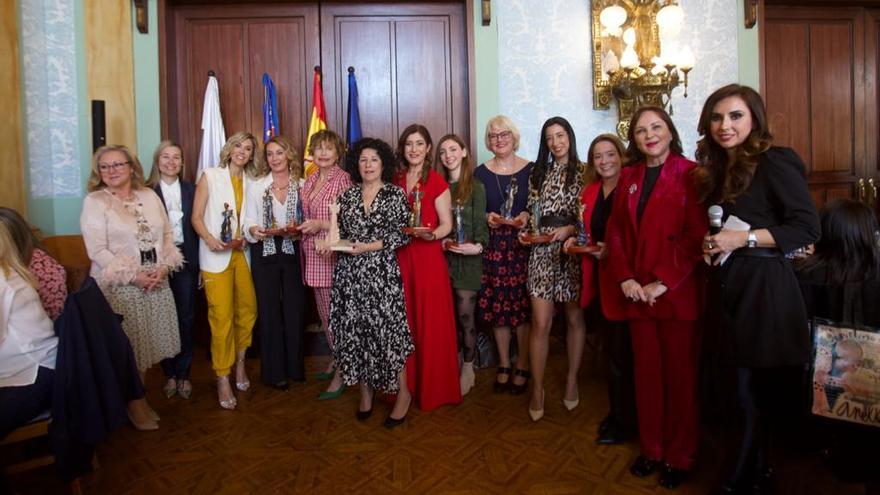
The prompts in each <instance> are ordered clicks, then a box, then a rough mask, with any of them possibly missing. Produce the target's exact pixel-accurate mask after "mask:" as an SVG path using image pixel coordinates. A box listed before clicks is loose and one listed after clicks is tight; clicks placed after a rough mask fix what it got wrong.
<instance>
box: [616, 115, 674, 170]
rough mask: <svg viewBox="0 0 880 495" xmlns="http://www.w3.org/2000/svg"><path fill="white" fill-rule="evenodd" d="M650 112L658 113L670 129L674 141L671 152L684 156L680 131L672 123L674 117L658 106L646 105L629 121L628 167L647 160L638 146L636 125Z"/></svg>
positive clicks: (671, 144) (670, 145)
mask: <svg viewBox="0 0 880 495" xmlns="http://www.w3.org/2000/svg"><path fill="white" fill-rule="evenodd" d="M648 112H654V113H656V114H657V116H658V117H660V120H662V121H663V122H664V123H665V124H666V127H668V128H669V134H671V135H672V141H671V142H670V143H669V152H670V153H675V154H676V155H683V154H684V148H683V147H682V146H681V137H679V135H678V129H676V128H675V124H674V123H673V122H672V117H670V116H669V114H668V113H666V110H663V109H662V108H660V107H658V106H654V105H645V106H643V107H639V109H638V110H636V111H635V113H634V114H633V116H632V118H631V119H630V120H629V130H628V131H627V132H626V140H627V141H629V144H628V145H627V146H626V156H627V158H628V161H627V162H626V164H627V165H632V164H633V163H639V162H643V161H646V160H647V157H646V156H645V154H644V153H642V150H640V149H639V147H638V145H637V144H636V123H638V121H639V119H640V118H641V117H642V115H644V114H646V113H648Z"/></svg>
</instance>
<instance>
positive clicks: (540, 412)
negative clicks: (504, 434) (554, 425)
mask: <svg viewBox="0 0 880 495" xmlns="http://www.w3.org/2000/svg"><path fill="white" fill-rule="evenodd" d="M545 395H546V394H545V393H544V391H543V390H542V391H541V409H532V408H531V407H529V417H530V418H532V421H534V422H536V423H537V422H538V421H540V420H541V418H543V417H544V396H545Z"/></svg>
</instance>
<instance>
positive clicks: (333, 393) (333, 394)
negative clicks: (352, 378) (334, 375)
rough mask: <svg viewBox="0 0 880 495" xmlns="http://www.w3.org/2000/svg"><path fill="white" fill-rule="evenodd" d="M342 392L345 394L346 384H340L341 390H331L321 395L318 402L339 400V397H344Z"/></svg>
mask: <svg viewBox="0 0 880 495" xmlns="http://www.w3.org/2000/svg"><path fill="white" fill-rule="evenodd" d="M342 392H345V384H344V383H340V384H339V388H337V389H336V390H329V391H324V392H321V393H320V395H318V400H333V399H338V398H339V396H340V395H342Z"/></svg>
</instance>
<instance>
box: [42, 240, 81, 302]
mask: <svg viewBox="0 0 880 495" xmlns="http://www.w3.org/2000/svg"><path fill="white" fill-rule="evenodd" d="M42 244H43V247H44V248H46V251H47V252H48V253H49V254H50V255H51V256H52V257H53V258H55V259H56V260H58V262H59V263H61V266H63V267H64V271H66V272H67V291H68V292H71V293H72V292H76V290H77V289H79V287H80V286H81V285H82V283H83V280H85V279H86V277H87V276H88V275H89V269H90V268H91V266H92V262H91V260H89V255H88V253H87V252H86V245H85V243H84V242H83V238H82V236H81V235H56V236H52V237H46V238H45V239H43V240H42Z"/></svg>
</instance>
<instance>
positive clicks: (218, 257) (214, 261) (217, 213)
mask: <svg viewBox="0 0 880 495" xmlns="http://www.w3.org/2000/svg"><path fill="white" fill-rule="evenodd" d="M202 175H203V177H205V180H207V182H208V204H207V206H206V207H205V217H204V222H205V227H206V228H207V229H208V232H210V233H211V235H213V236H214V237H216V238H217V239H218V240H219V239H220V226H221V225H222V224H223V210H224V208H223V204H224V203H227V204H229V207H230V208H231V209H232V211H233V215H232V228H233V231H234V230H235V228H236V227H238V228H239V230H240V231H241V233H242V235H243V234H244V227H243V226H242V222H241V218H240V215H236V214H235V193H234V191H233V190H232V179H231V178H230V177H229V168H228V167H214V168H209V169H205V171H204V172H202ZM242 179H243V180H242V185H243V190H244V191H243V194H242V200H241V201H242V203H241V212H242V213H244V212H245V211H246V210H247V207H248V196H250V194H249V192H250V190H251V188H253V187H254V180H253V179H251V178H250V177H248V175H247V173H243V174H242ZM230 258H232V251H231V250H226V251H219V252H215V251H211V250H210V249H208V245H207V244H206V243H205V241H204V240H203V239H199V268H201V270H202V271H205V272H209V273H220V272H222V271H223V270H226V267H227V266H229V260H230Z"/></svg>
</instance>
